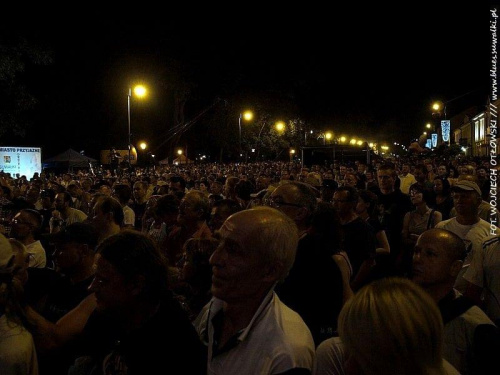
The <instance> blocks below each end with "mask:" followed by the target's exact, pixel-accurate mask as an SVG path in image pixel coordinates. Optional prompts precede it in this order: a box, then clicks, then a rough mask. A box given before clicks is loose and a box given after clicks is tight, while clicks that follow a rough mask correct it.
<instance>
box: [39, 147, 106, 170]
mask: <svg viewBox="0 0 500 375" xmlns="http://www.w3.org/2000/svg"><path fill="white" fill-rule="evenodd" d="M95 162H97V160H96V159H92V158H89V157H88V156H85V155H81V154H80V153H79V152H77V151H75V150H73V149H71V148H69V149H67V150H66V151H64V152H62V153H60V154H59V155H56V156H54V157H51V158H49V159H45V160H44V161H43V166H44V168H88V167H89V163H95Z"/></svg>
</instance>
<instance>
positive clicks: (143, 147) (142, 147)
mask: <svg viewBox="0 0 500 375" xmlns="http://www.w3.org/2000/svg"><path fill="white" fill-rule="evenodd" d="M139 147H140V148H141V150H145V149H146V148H147V147H148V145H147V144H146V142H141V143H139Z"/></svg>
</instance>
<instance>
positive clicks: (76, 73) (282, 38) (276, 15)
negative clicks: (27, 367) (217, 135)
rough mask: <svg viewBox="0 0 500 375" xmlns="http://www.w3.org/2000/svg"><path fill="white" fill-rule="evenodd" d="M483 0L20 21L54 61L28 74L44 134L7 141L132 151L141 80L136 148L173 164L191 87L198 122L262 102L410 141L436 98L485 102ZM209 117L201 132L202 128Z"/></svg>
mask: <svg viewBox="0 0 500 375" xmlns="http://www.w3.org/2000/svg"><path fill="white" fill-rule="evenodd" d="M479 3H480V2H479V1H475V2H473V4H472V5H470V4H469V5H468V6H462V5H457V4H454V3H450V5H436V4H435V2H434V3H429V4H428V5H426V4H421V3H414V4H411V5H405V6H404V7H403V6H401V5H399V6H391V7H389V6H385V7H380V6H379V5H377V6H375V5H370V6H363V5H360V4H359V3H356V4H353V5H350V6H348V7H347V8H346V7H345V6H342V8H340V7H337V6H336V5H335V3H332V4H330V5H328V6H325V5H323V6H315V5H312V4H311V5H310V6H307V5H304V4H302V5H301V7H300V8H296V9H291V8H286V9H285V8H281V9H274V10H271V9H267V7H269V6H270V5H269V4H268V5H266V6H263V5H262V6H257V4H254V3H248V4H246V5H245V6H246V7H247V8H244V7H242V5H239V7H240V8H241V9H239V8H230V7H225V8H221V9H213V8H207V9H200V8H198V5H195V4H194V3H193V4H188V5H190V6H191V9H188V10H186V11H180V10H176V11H175V12H171V11H168V10H166V9H163V8H162V7H159V8H148V9H145V10H138V11H137V12H135V11H131V12H130V14H128V15H125V16H122V15H118V14H104V13H103V12H99V11H94V10H91V11H90V10H86V11H81V12H79V13H78V12H76V11H75V12H73V13H72V14H69V12H64V11H62V15H61V16H59V15H58V13H54V14H52V15H50V16H47V17H39V18H38V19H37V20H36V21H31V20H30V21H27V20H24V21H22V22H17V23H15V25H14V22H13V25H14V26H13V29H11V31H12V30H14V31H15V32H19V33H23V34H26V35H29V36H30V38H31V40H34V41H35V42H36V43H43V44H44V45H47V46H48V48H49V49H50V50H52V51H53V53H54V63H53V64H52V65H50V66H48V67H36V68H32V67H31V68H29V71H28V76H29V85H30V88H31V89H32V90H33V92H34V93H35V95H36V96H37V98H38V100H39V103H38V107H37V117H36V126H35V127H33V128H30V129H28V132H27V134H26V137H25V138H24V139H20V138H16V137H9V138H6V139H4V140H3V141H2V143H3V144H5V143H9V144H10V145H26V146H40V147H42V148H43V149H44V150H43V153H44V156H46V157H49V156H52V155H54V154H55V153H57V152H60V151H64V150H65V149H66V148H67V147H70V146H71V147H73V148H74V149H76V150H78V151H80V150H82V149H85V150H86V152H87V154H89V155H90V156H94V157H97V156H98V155H97V150H99V149H104V148H109V147H110V146H111V145H115V146H116V147H117V148H125V147H126V143H127V132H128V129H127V90H128V87H129V86H130V85H131V84H132V83H133V82H136V81H138V80H141V81H144V82H145V83H147V85H148V87H149V89H150V95H149V98H148V99H147V100H144V101H141V102H136V101H135V100H133V103H132V111H131V112H132V113H131V114H132V133H133V138H134V141H138V140H139V139H144V140H146V141H148V142H149V143H150V144H151V147H152V149H155V148H156V152H157V153H158V154H159V155H160V156H162V153H163V154H166V152H167V151H166V150H163V149H162V148H161V147H160V145H161V144H162V142H163V138H162V137H164V134H165V133H166V132H167V131H168V129H169V128H170V127H172V124H173V107H172V106H173V103H172V97H173V90H174V89H175V87H176V85H177V84H178V82H182V81H183V80H185V79H186V78H187V79H188V80H189V81H190V82H192V86H191V93H190V97H189V98H190V99H189V100H188V101H187V103H186V108H185V109H186V120H189V119H190V118H192V117H194V116H196V115H197V114H198V113H200V111H202V110H203V109H204V108H206V107H207V106H208V105H210V103H212V102H213V101H214V100H215V98H217V97H220V98H223V99H224V100H226V101H227V102H226V103H228V105H230V106H233V107H234V108H243V107H245V106H252V105H254V103H252V101H255V100H257V99H259V100H263V101H265V102H266V103H267V104H268V105H270V106H271V107H272V108H274V109H275V110H276V115H277V116H281V117H284V118H286V117H301V118H303V119H304V120H306V121H307V122H308V123H309V124H310V125H311V126H312V127H315V128H318V129H331V130H333V131H335V132H336V133H345V134H352V135H357V136H360V135H361V134H364V135H366V138H367V139H368V138H370V139H379V140H387V141H395V140H399V141H401V142H403V143H409V141H410V139H411V138H414V137H416V136H418V134H420V133H421V131H422V130H423V127H424V124H425V123H426V122H427V121H428V120H429V119H430V103H431V102H432V101H433V100H435V99H440V100H443V101H449V100H451V99H454V98H456V97H459V96H461V95H463V94H465V93H469V92H470V94H468V95H465V96H464V97H463V98H462V99H460V100H454V101H452V102H450V103H449V104H448V106H447V111H448V114H449V115H453V113H454V112H457V111H459V110H461V109H464V107H465V106H467V105H469V104H477V103H480V104H481V103H485V102H486V96H487V95H488V74H489V71H488V69H489V66H488V60H489V49H488V48H489V33H488V28H489V23H488V16H489V12H488V8H487V7H486V6H484V7H482V8H481V7H480V5H479ZM139 5H140V4H139ZM139 5H137V4H135V5H134V7H135V8H138V7H139ZM123 6H124V7H125V5H123ZM250 8H252V9H250ZM65 13H67V15H64V14H65ZM276 99H279V100H276ZM283 103H286V105H284V104H283ZM290 104H291V105H290ZM203 121H204V119H201V120H200V121H199V124H198V123H197V124H195V125H194V127H196V126H199V129H200V132H201V131H202V130H203ZM234 124H235V127H237V124H238V123H237V117H236V118H235V121H234ZM194 134H195V133H194V132H191V133H189V134H188V135H187V136H188V137H193V136H194ZM380 138H383V139H380ZM185 141H186V142H189V139H188V140H185ZM12 142H15V143H16V144H12Z"/></svg>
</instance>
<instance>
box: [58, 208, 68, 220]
mask: <svg viewBox="0 0 500 375" xmlns="http://www.w3.org/2000/svg"><path fill="white" fill-rule="evenodd" d="M59 212H60V213H61V217H62V218H63V219H67V218H68V216H69V207H64V209H62V210H61V211H59Z"/></svg>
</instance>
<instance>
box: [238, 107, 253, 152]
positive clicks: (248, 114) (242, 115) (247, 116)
mask: <svg viewBox="0 0 500 375" xmlns="http://www.w3.org/2000/svg"><path fill="white" fill-rule="evenodd" d="M242 118H243V119H244V120H245V121H251V120H252V119H253V113H252V112H251V111H245V112H243V113H240V118H239V120H238V128H239V130H240V156H241V119H242Z"/></svg>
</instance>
